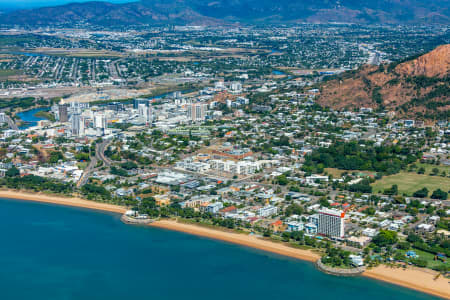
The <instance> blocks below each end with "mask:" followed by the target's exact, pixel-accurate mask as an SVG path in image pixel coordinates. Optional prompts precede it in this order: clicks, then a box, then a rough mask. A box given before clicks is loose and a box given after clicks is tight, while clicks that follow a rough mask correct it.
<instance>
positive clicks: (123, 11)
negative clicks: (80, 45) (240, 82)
mask: <svg viewBox="0 0 450 300" xmlns="http://www.w3.org/2000/svg"><path fill="white" fill-rule="evenodd" d="M1 19H2V20H1V22H0V23H2V24H19V25H50V24H73V23H90V24H97V25H110V24H117V25H120V24H167V23H171V24H213V23H222V22H264V23H267V22H346V23H349V22H352V23H364V24H367V23H427V24H429V23H443V24H450V1H448V0H427V1H424V0H277V1H274V0H141V1H140V2H132V3H124V4H111V3H108V2H85V3H72V4H68V5H61V6H55V7H44V8H37V9H31V10H19V11H15V12H11V13H8V14H6V15H4V16H2V18H1Z"/></svg>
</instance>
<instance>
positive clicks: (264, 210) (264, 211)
mask: <svg viewBox="0 0 450 300" xmlns="http://www.w3.org/2000/svg"><path fill="white" fill-rule="evenodd" d="M277 212H278V208H276V207H275V206H272V205H267V206H264V207H261V208H260V209H258V215H260V216H261V217H270V216H273V215H276V214H277Z"/></svg>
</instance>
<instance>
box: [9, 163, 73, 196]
mask: <svg viewBox="0 0 450 300" xmlns="http://www.w3.org/2000/svg"><path fill="white" fill-rule="evenodd" d="M10 170H11V169H10ZM14 172H15V171H14ZM15 173H16V174H17V172H15ZM10 175H13V171H11V173H10ZM0 185H1V186H6V187H8V188H12V189H27V190H34V191H49V192H53V193H61V194H71V193H72V192H73V186H72V184H70V183H64V182H59V181H57V180H53V179H49V178H44V177H40V176H35V175H26V176H23V177H19V176H18V175H15V176H7V177H4V178H2V179H0Z"/></svg>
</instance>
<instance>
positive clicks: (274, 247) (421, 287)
mask: <svg viewBox="0 0 450 300" xmlns="http://www.w3.org/2000/svg"><path fill="white" fill-rule="evenodd" d="M0 197H1V198H7V199H16V200H25V201H32V202H42V203H51V204H57V205H63V206H72V207H81V208H88V209H92V210H98V211H107V212H112V213H119V214H123V213H125V211H126V208H125V207H122V206H119V205H113V204H107V203H100V202H94V201H90V200H85V199H81V198H74V197H64V196H56V195H46V194H41V193H34V194H33V193H29V192H20V191H13V190H0ZM148 226H151V227H155V228H161V229H167V230H172V231H178V232H183V233H187V234H192V235H197V236H202V237H207V238H211V239H215V240H220V241H225V242H229V243H232V244H237V245H242V246H246V247H250V248H254V249H259V250H263V251H266V252H271V253H275V254H278V255H282V256H287V257H291V258H295V259H300V260H304V261H309V262H316V261H317V260H318V259H319V258H320V256H319V255H318V254H317V253H314V252H312V251H310V250H304V249H298V248H294V247H290V246H288V245H285V244H283V243H275V242H272V241H268V240H264V239H261V238H258V237H255V236H249V235H244V234H240V233H232V232H227V231H220V230H215V229H211V228H206V227H201V226H197V225H192V224H186V223H179V222H177V221H173V220H160V221H155V222H153V223H151V224H148ZM435 274H437V273H435ZM362 276H365V277H367V278H371V279H374V280H380V281H383V282H387V283H391V284H395V285H398V286H402V287H405V288H409V289H413V290H417V291H420V292H422V293H426V294H430V295H433V296H437V297H441V298H443V299H450V284H449V280H448V279H446V278H445V277H443V276H440V277H439V278H438V279H436V280H435V279H434V277H435V275H433V274H432V273H429V272H425V271H421V270H418V269H412V268H408V269H403V268H392V267H388V266H386V265H381V266H378V267H376V268H373V269H370V270H367V271H365V272H364V273H363V274H362Z"/></svg>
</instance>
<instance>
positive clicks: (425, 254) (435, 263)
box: [401, 249, 450, 269]
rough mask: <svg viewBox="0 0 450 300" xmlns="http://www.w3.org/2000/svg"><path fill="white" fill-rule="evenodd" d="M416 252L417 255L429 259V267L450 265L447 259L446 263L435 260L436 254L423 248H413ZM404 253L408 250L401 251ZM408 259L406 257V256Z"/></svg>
mask: <svg viewBox="0 0 450 300" xmlns="http://www.w3.org/2000/svg"><path fill="white" fill-rule="evenodd" d="M413 251H414V252H416V254H417V255H419V258H422V259H424V260H426V261H427V268H431V269H432V268H436V267H438V266H440V265H446V266H447V267H450V262H449V260H448V259H447V261H446V262H445V263H444V262H442V261H440V260H434V255H433V254H431V253H428V252H425V251H422V250H418V249H413ZM401 252H402V253H403V254H404V253H406V251H401ZM405 259H406V257H405Z"/></svg>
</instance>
